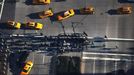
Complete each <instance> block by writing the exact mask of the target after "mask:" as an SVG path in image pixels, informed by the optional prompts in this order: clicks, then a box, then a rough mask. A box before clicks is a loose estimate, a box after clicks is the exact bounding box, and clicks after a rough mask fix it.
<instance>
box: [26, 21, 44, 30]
mask: <svg viewBox="0 0 134 75" xmlns="http://www.w3.org/2000/svg"><path fill="white" fill-rule="evenodd" d="M26 27H28V28H31V29H36V30H40V29H42V28H43V24H41V23H37V22H27V23H26Z"/></svg>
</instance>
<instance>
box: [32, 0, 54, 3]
mask: <svg viewBox="0 0 134 75" xmlns="http://www.w3.org/2000/svg"><path fill="white" fill-rule="evenodd" d="M50 2H51V0H33V2H32V3H33V4H50Z"/></svg>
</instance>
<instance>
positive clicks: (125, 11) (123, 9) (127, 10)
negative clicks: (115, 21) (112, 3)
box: [117, 6, 132, 14]
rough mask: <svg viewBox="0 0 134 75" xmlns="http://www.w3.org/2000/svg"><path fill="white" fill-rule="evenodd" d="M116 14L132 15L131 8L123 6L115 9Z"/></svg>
mask: <svg viewBox="0 0 134 75" xmlns="http://www.w3.org/2000/svg"><path fill="white" fill-rule="evenodd" d="M117 12H118V13H119V14H131V13H132V7H131V6H123V7H120V8H118V9H117Z"/></svg>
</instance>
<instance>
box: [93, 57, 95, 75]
mask: <svg viewBox="0 0 134 75" xmlns="http://www.w3.org/2000/svg"><path fill="white" fill-rule="evenodd" d="M95 60H96V59H94V63H93V75H94V74H95V69H96V67H95V66H96V62H95Z"/></svg>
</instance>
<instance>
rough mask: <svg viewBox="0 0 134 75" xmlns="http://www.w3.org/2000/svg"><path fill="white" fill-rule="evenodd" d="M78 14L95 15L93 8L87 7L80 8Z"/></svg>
mask: <svg viewBox="0 0 134 75" xmlns="http://www.w3.org/2000/svg"><path fill="white" fill-rule="evenodd" d="M80 13H81V14H94V13H95V11H94V7H92V6H88V7H85V8H81V9H80Z"/></svg>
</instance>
